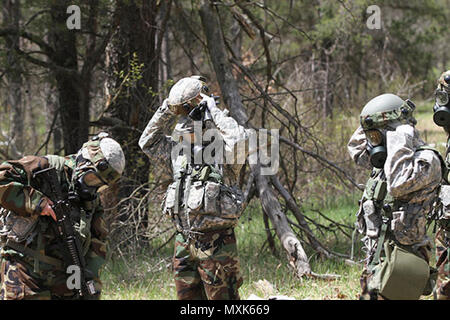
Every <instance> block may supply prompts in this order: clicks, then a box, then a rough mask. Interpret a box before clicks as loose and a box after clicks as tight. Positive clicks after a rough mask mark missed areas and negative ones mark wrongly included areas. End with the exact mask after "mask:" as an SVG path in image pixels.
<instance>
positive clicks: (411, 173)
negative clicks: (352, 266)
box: [348, 125, 443, 252]
mask: <svg viewBox="0 0 450 320" xmlns="http://www.w3.org/2000/svg"><path fill="white" fill-rule="evenodd" d="M366 145H367V141H366V138H365V134H364V131H363V130H362V128H361V127H359V128H358V129H357V130H356V131H355V133H354V134H353V136H352V137H351V139H350V142H349V144H348V150H349V153H350V155H351V156H352V158H353V160H354V161H355V162H356V163H358V164H359V165H362V166H365V167H368V166H369V165H368V160H369V158H368V155H367V151H366V149H365V148H366ZM386 147H387V159H386V162H385V165H384V168H383V169H376V168H374V169H372V173H371V176H370V178H369V180H368V181H367V184H366V188H365V191H364V194H363V197H362V199H361V202H360V208H359V211H358V213H357V227H358V230H359V232H360V233H362V234H364V235H365V238H364V239H363V241H364V242H365V245H366V249H367V250H368V251H369V252H372V251H373V250H372V249H373V248H374V246H375V244H376V240H377V238H378V237H379V235H380V230H381V226H382V224H383V219H384V220H385V221H386V223H388V230H389V234H390V236H391V237H392V240H395V241H396V242H397V243H400V244H402V245H413V246H417V247H420V246H425V245H427V244H428V243H429V239H428V238H427V236H426V222H427V217H428V215H429V214H430V212H431V211H432V206H433V204H434V201H435V200H436V198H437V195H438V192H439V185H440V183H441V179H442V169H441V168H442V165H443V160H442V158H441V157H440V155H439V153H438V152H437V151H435V150H432V149H431V148H429V147H428V146H426V145H425V143H424V142H423V141H422V140H420V138H419V135H418V131H417V130H416V129H415V128H414V127H413V126H411V125H399V126H398V127H397V128H396V130H395V131H387V133H386Z"/></svg>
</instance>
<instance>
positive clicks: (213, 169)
mask: <svg viewBox="0 0 450 320" xmlns="http://www.w3.org/2000/svg"><path fill="white" fill-rule="evenodd" d="M207 92H208V88H207V86H206V84H205V82H204V78H202V77H199V76H192V77H188V78H183V79H181V80H179V81H178V82H177V83H176V84H175V85H174V86H173V87H172V88H171V90H170V93H169V97H168V99H166V100H164V102H163V104H162V105H161V106H160V107H159V109H158V110H157V111H156V112H155V114H154V115H153V117H152V119H151V120H150V122H149V123H148V125H147V127H146V128H145V130H144V133H143V134H142V136H141V138H140V140H139V145H140V147H141V148H142V150H143V151H144V152H145V153H146V154H147V155H148V156H149V157H150V158H152V159H154V158H164V159H166V160H167V161H170V162H171V165H172V170H173V182H172V183H171V184H170V185H169V187H168V189H167V192H166V195H165V200H164V203H163V208H164V209H163V211H164V213H165V214H167V215H168V216H169V217H170V219H171V220H172V221H173V223H174V225H175V227H176V229H177V231H178V233H177V236H176V239H175V253H174V257H173V268H174V277H175V284H176V290H177V296H178V299H180V300H183V299H189V300H194V299H210V300H217V299H220V300H228V299H230V300H234V299H239V292H238V288H239V287H240V285H241V284H242V277H241V275H240V267H239V259H238V254H237V246H236V238H235V234H234V227H235V226H236V224H237V223H238V219H239V217H240V215H241V211H242V201H243V199H242V198H243V196H242V192H241V190H240V189H239V188H238V187H237V183H238V175H239V172H240V169H241V168H242V166H243V164H239V163H231V164H225V163H224V162H222V161H220V159H219V161H218V160H217V159H216V157H214V155H213V156H212V157H210V158H211V159H210V161H207V160H206V159H207V157H206V154H205V151H206V150H207V149H208V146H209V143H211V142H212V139H211V140H208V141H206V140H207V139H204V140H205V141H204V140H203V139H202V135H203V134H205V135H206V132H207V130H214V132H215V133H216V134H215V136H214V142H215V143H217V142H222V144H221V145H220V146H221V148H223V150H224V152H225V153H226V152H233V151H234V149H235V148H236V146H237V145H239V144H240V143H242V142H245V141H246V140H247V139H248V133H247V131H246V130H245V129H244V128H243V127H242V126H240V125H239V124H238V123H237V122H236V120H235V119H233V118H232V117H230V116H228V112H227V111H222V110H220V109H219V108H218V107H217V105H216V100H215V98H214V97H211V96H208V95H207ZM173 120H176V122H175V123H174V121H173ZM171 123H172V124H174V125H175V128H174V126H173V125H170V124H171ZM172 130H173V131H172ZM171 132H172V135H171V136H170V134H171ZM200 140H202V141H200ZM180 146H181V148H180ZM216 151H220V150H219V148H216ZM244 152H245V150H244ZM217 153H218V154H219V153H220V152H217ZM211 160H212V161H211ZM222 160H223V159H222Z"/></svg>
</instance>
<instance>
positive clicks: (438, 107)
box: [433, 70, 450, 300]
mask: <svg viewBox="0 0 450 320" xmlns="http://www.w3.org/2000/svg"><path fill="white" fill-rule="evenodd" d="M449 95H450V70H448V71H446V72H444V73H442V75H441V76H440V78H439V80H438V87H437V89H436V91H435V97H436V103H435V105H434V107H433V111H434V115H433V120H434V122H435V123H436V124H437V125H438V126H440V127H443V128H444V130H445V132H446V133H447V152H446V156H445V163H446V165H447V168H450V99H449ZM440 200H441V205H440V206H439V207H438V209H437V210H436V212H435V215H434V219H435V220H436V224H437V225H438V229H437V232H436V235H435V245H436V268H437V269H438V276H437V281H436V289H435V293H436V298H437V299H439V300H449V299H450V260H449V255H450V185H449V180H448V176H446V177H445V179H444V182H443V184H442V186H441V194H440Z"/></svg>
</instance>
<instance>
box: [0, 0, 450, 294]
mask: <svg viewBox="0 0 450 320" xmlns="http://www.w3.org/2000/svg"><path fill="white" fill-rule="evenodd" d="M0 3H1V12H0V161H3V160H7V159H17V158H20V157H22V156H24V155H29V154H38V155H45V154H59V155H66V154H72V153H75V152H76V151H77V150H78V149H79V148H80V147H81V145H82V144H83V143H84V142H85V141H87V139H88V138H89V137H90V136H92V135H94V134H95V133H98V132H99V131H107V132H109V133H110V134H111V135H112V136H113V137H114V138H115V139H116V140H117V141H119V142H120V143H121V144H122V146H123V149H124V152H125V156H126V159H127V166H126V169H125V173H124V176H123V177H122V179H121V180H120V182H119V183H118V184H117V185H116V186H115V187H113V188H109V189H108V190H107V191H106V192H105V193H104V194H103V195H102V201H103V204H104V206H105V208H106V209H107V223H108V227H109V229H110V243H109V246H110V252H111V253H110V257H109V258H110V259H109V263H108V266H107V268H106V270H105V272H104V274H103V275H102V279H103V281H104V285H105V290H104V297H105V298H110V299H173V298H175V291H174V288H173V281H172V280H171V274H170V267H171V261H170V257H171V254H172V245H173V235H174V232H175V230H174V228H173V226H172V225H171V223H170V221H169V220H168V219H167V218H166V217H164V216H162V215H161V212H160V202H161V200H162V197H163V195H164V190H165V187H166V186H167V185H168V183H169V182H170V178H171V175H170V168H169V167H168V164H166V163H162V162H156V163H155V162H150V161H149V159H148V158H147V157H146V156H145V155H144V154H143V153H142V151H141V150H140V149H139V146H138V144H137V142H138V139H139V137H140V135H141V134H142V131H143V129H144V128H145V126H146V124H147V123H148V121H149V120H150V119H151V117H152V115H153V113H154V112H155V111H156V110H157V108H158V107H159V105H160V104H161V102H162V101H163V99H164V98H165V97H167V94H168V91H169V90H170V87H171V86H172V85H173V84H174V83H175V82H176V81H177V80H179V79H180V78H183V77H186V76H190V75H202V76H205V77H206V78H207V79H208V85H209V87H210V90H211V92H212V93H214V94H216V95H219V96H220V97H221V99H220V107H225V108H227V109H229V110H230V113H231V115H232V116H234V117H235V118H236V119H237V120H238V122H239V123H240V124H242V125H244V126H246V127H248V128H255V129H258V128H267V129H279V130H280V169H279V171H278V173H277V174H275V175H273V176H264V175H261V165H260V164H257V165H247V166H245V168H244V170H243V172H242V173H241V179H240V181H241V188H242V189H243V190H244V192H245V196H246V209H245V211H244V213H243V216H242V218H241V221H240V225H239V226H238V228H237V238H238V247H239V249H240V258H241V264H242V269H243V275H244V279H245V282H244V285H243V287H242V289H241V294H242V296H243V297H244V298H246V297H248V296H249V295H250V294H251V293H257V294H259V295H260V296H263V297H268V296H269V295H271V294H276V293H278V294H286V295H290V296H293V297H295V298H298V299H306V298H310V299H353V298H356V297H357V293H358V277H359V275H358V272H359V270H360V267H361V266H360V265H359V264H358V263H359V262H360V260H361V259H362V257H363V254H362V253H361V252H360V244H359V241H358V239H356V241H355V245H354V247H352V241H351V238H352V231H353V223H354V216H355V212H356V209H357V201H358V198H359V197H360V196H361V188H362V184H363V183H364V182H365V179H366V178H367V176H368V172H367V171H366V170H361V169H360V168H357V167H356V166H355V165H354V164H353V163H352V161H351V159H350V158H349V156H348V154H347V151H346V144H347V142H348V140H349V138H350V136H351V134H352V133H353V131H354V130H355V129H356V127H357V126H358V115H359V112H360V111H361V109H362V107H363V106H364V105H365V103H366V102H368V101H369V100H370V99H371V98H373V97H375V96H377V95H379V94H382V93H387V92H390V93H395V94H397V95H399V96H401V97H402V98H404V99H406V98H409V99H411V100H413V101H414V102H415V103H416V105H417V111H416V117H417V119H418V120H419V123H418V127H419V129H421V130H422V138H424V140H425V141H427V142H428V143H431V144H433V145H434V146H436V147H437V148H438V149H439V150H440V151H441V152H443V151H444V149H445V142H446V138H445V136H444V133H443V130H440V128H438V127H436V126H435V125H434V124H433V123H432V106H433V103H434V89H435V87H436V80H437V78H438V77H439V75H440V74H441V73H442V72H443V71H445V70H447V69H449V64H448V52H449V50H450V47H449V46H450V45H449V41H448V40H449V36H448V19H449V17H450V0H430V1H420V0H408V1H407V0H399V1H389V0H376V1H366V0H337V1H335V0H311V1H299V0H283V1H277V0H256V1H251V0H240V1H238V0H223V1H212V0H210V1H208V0H191V1H189V0H165V1H164V0H159V1H157V0H153V1H144V0H116V1H106V0H78V1H76V0H73V1H67V0H46V1H44V0H27V1H24V0H22V1H20V0H0ZM286 239H288V240H286ZM143 279H145V280H146V281H143ZM264 279H266V280H268V282H270V283H271V284H272V285H269V284H268V283H267V282H264V281H259V280H264ZM330 283H331V285H330Z"/></svg>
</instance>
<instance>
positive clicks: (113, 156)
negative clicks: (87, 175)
mask: <svg viewBox="0 0 450 320" xmlns="http://www.w3.org/2000/svg"><path fill="white" fill-rule="evenodd" d="M76 163H77V168H76V170H75V171H83V170H84V169H86V168H87V167H92V166H94V168H93V169H95V171H96V175H97V176H98V177H99V178H100V179H101V180H102V181H103V182H104V183H105V184H107V185H111V184H113V183H114V182H116V181H117V180H118V179H119V178H120V176H121V175H122V173H123V171H124V169H125V155H124V153H123V150H122V148H121V146H120V144H119V143H118V142H117V141H115V140H114V139H112V138H110V137H109V135H108V133H106V132H101V133H99V134H97V135H96V136H94V137H93V138H92V139H91V140H89V141H88V142H86V143H84V144H83V146H82V148H81V149H80V151H79V152H78V154H77V157H76Z"/></svg>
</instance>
